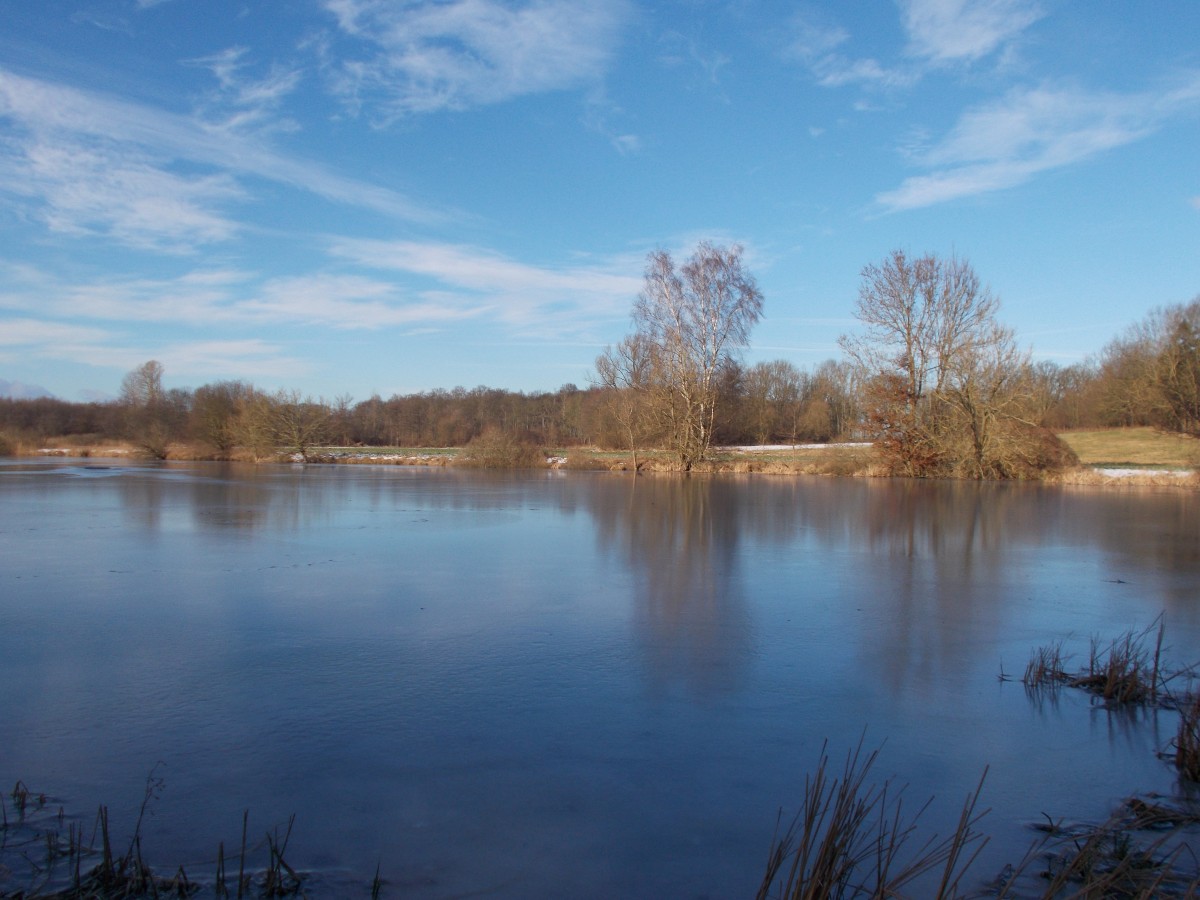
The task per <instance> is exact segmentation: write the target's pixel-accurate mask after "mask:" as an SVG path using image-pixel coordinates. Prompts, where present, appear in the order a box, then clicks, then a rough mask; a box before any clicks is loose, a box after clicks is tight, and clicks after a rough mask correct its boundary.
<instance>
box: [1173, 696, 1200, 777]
mask: <svg viewBox="0 0 1200 900" xmlns="http://www.w3.org/2000/svg"><path fill="white" fill-rule="evenodd" d="M1175 768H1176V770H1178V772H1179V774H1180V775H1181V776H1183V777H1184V778H1186V779H1187V780H1188V781H1198V782H1200V695H1197V696H1195V697H1193V698H1192V701H1191V703H1190V704H1188V705H1186V706H1184V707H1182V708H1181V709H1180V710H1179V731H1178V732H1177V733H1176V735H1175Z"/></svg>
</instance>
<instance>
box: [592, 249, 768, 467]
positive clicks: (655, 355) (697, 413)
mask: <svg viewBox="0 0 1200 900" xmlns="http://www.w3.org/2000/svg"><path fill="white" fill-rule="evenodd" d="M762 306H763V296H762V292H761V291H760V290H759V289H758V284H757V282H756V281H755V280H754V277H753V276H752V275H751V274H750V273H749V272H748V271H746V269H745V267H744V266H743V264H742V248H741V247H740V246H737V245H735V246H733V247H729V248H726V247H719V246H716V245H714V244H711V243H709V242H707V241H703V242H701V243H700V244H699V245H697V247H696V250H695V252H694V253H693V254H692V255H691V256H690V257H689V258H688V260H687V261H686V262H685V263H684V264H683V266H682V267H680V268H676V265H675V261H674V260H673V259H672V258H671V255H670V254H669V253H668V252H666V251H665V250H657V251H655V252H653V253H651V254H650V255H649V256H648V257H647V260H646V271H645V278H644V284H643V288H642V291H641V293H640V294H639V295H638V298H637V301H636V302H635V303H634V307H633V325H634V336H635V337H636V340H637V343H638V347H639V351H644V353H643V352H639V353H638V354H636V359H637V365H638V366H641V367H643V368H644V371H643V372H641V373H638V374H637V377H636V378H635V377H632V376H633V375H634V374H635V373H632V372H630V373H622V372H619V371H618V372H617V373H616V378H615V380H614V379H612V378H611V377H610V378H609V379H608V380H610V381H613V383H628V384H629V385H631V387H630V388H629V389H630V390H634V391H637V392H639V394H640V396H641V398H642V401H643V402H644V404H645V411H646V414H647V415H648V416H650V417H651V418H652V419H653V421H654V426H655V427H654V430H655V431H657V432H659V433H661V434H662V435H663V439H664V440H665V442H666V445H667V448H668V449H669V450H671V452H672V453H673V454H674V455H675V457H676V459H677V461H678V463H679V465H680V466H681V467H682V468H683V469H684V470H689V469H691V468H692V466H693V465H694V464H695V463H697V462H699V461H700V460H702V459H704V457H705V455H706V454H707V453H708V450H709V447H710V446H711V443H712V434H713V425H714V422H715V421H716V412H717V405H718V400H719V395H720V386H721V376H722V374H723V372H724V370H725V368H726V367H727V366H728V365H729V364H730V363H731V362H733V361H734V360H735V358H736V355H737V354H738V353H739V352H740V351H741V350H742V349H743V348H744V347H745V346H746V344H747V342H748V341H749V337H750V332H751V330H752V329H753V328H754V325H755V324H756V323H757V322H758V320H759V318H760V317H761V316H762ZM632 358H633V357H631V355H630V354H628V353H621V352H613V351H611V350H610V351H608V352H607V353H606V354H605V355H604V356H602V357H601V359H600V360H599V361H598V365H597V368H599V369H601V371H602V372H603V371H604V370H605V369H606V368H608V367H610V364H612V363H615V364H616V365H617V366H621V365H623V364H626V360H632ZM627 376H629V377H627Z"/></svg>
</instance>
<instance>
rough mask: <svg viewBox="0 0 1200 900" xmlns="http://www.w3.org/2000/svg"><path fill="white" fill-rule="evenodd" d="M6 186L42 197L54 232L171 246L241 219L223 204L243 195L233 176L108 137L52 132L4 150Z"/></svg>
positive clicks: (0, 172)
mask: <svg viewBox="0 0 1200 900" xmlns="http://www.w3.org/2000/svg"><path fill="white" fill-rule="evenodd" d="M0 190H3V191H6V192H7V193H9V194H11V195H17V196H23V197H25V198H27V199H29V200H32V201H35V208H36V210H37V212H36V214H37V215H39V216H40V218H41V219H42V220H43V221H44V222H45V224H46V225H47V226H48V227H49V228H50V229H51V230H52V231H57V232H62V233H65V234H73V235H84V234H107V235H109V236H110V237H112V238H113V239H115V240H117V241H118V242H120V243H122V244H126V245H128V246H131V247H138V248H142V249H150V250H167V251H188V250H190V249H192V248H193V247H195V246H196V245H197V244H201V243H210V242H213V241H222V240H226V239H228V238H230V237H232V236H233V235H234V234H235V233H236V232H237V231H238V226H237V224H236V223H235V222H234V221H233V220H232V219H230V218H228V217H227V216H225V215H223V214H222V213H221V212H220V211H219V209H220V207H222V206H224V205H225V204H226V203H227V202H229V201H232V200H237V199H240V198H241V197H242V191H241V190H240V189H239V187H238V185H237V183H236V182H235V181H234V180H233V179H232V178H230V177H229V176H227V175H222V174H212V175H183V174H179V173H176V172H172V171H170V170H169V169H168V168H165V167H162V166H161V165H159V164H156V161H155V160H154V159H152V158H151V157H148V156H146V155H145V154H141V153H137V152H122V151H121V150H120V149H119V148H117V147H114V146H113V145H112V144H111V143H108V142H90V143H85V142H81V141H77V140H71V139H60V140H58V141H53V140H50V139H48V138H47V137H45V136H37V137H33V138H31V139H30V140H28V141H27V142H26V143H25V144H24V146H23V148H21V150H20V151H18V152H17V153H14V154H13V155H11V156H4V157H0Z"/></svg>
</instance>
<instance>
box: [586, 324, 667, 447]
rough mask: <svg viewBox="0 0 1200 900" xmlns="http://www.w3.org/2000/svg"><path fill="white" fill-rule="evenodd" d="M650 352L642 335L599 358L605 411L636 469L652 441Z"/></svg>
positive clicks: (609, 349) (598, 369) (597, 379)
mask: <svg viewBox="0 0 1200 900" xmlns="http://www.w3.org/2000/svg"><path fill="white" fill-rule="evenodd" d="M650 364H651V362H650V348H649V346H648V345H647V342H646V341H645V339H644V338H643V337H642V336H641V335H639V334H631V335H629V336H627V337H626V338H624V339H623V340H622V341H621V342H620V343H619V344H617V345H616V346H615V347H609V348H608V349H606V350H605V351H604V352H603V353H601V354H600V355H599V356H598V357H596V383H597V385H598V386H599V387H601V388H603V389H604V391H605V410H606V411H607V413H608V415H609V416H610V417H611V418H612V420H613V422H614V423H615V425H616V426H617V429H618V430H619V431H620V434H621V440H622V443H624V444H625V446H626V447H627V448H628V450H629V455H630V460H631V462H632V465H633V468H634V469H635V470H636V469H637V468H638V467H639V465H640V464H639V462H638V449H639V448H640V447H643V446H645V444H646V442H647V441H649V440H652V439H653V430H652V429H653V416H652V415H651V412H650V410H651V405H652V404H651V389H652V379H651V373H650Z"/></svg>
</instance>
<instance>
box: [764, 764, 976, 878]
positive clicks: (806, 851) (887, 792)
mask: <svg viewBox="0 0 1200 900" xmlns="http://www.w3.org/2000/svg"><path fill="white" fill-rule="evenodd" d="M878 755H879V751H878V750H876V751H873V752H871V753H870V754H867V755H866V756H864V755H863V748H862V743H861V741H860V743H859V745H858V747H857V748H856V749H855V750H854V751H853V752H851V753H849V754H847V757H846V763H845V765H844V767H843V769H842V773H841V775H840V776H833V775H831V774H830V761H829V756H828V752H827V746H826V747H823V748H822V750H821V757H820V761H819V763H818V765H817V768H816V770H815V771H814V772H813V773H812V774H810V775H809V776H807V777H806V778H805V787H804V795H803V802H802V806H801V809H800V812H798V813H797V814H796V817H795V818H794V819H793V820H792V822H791V824H790V825H789V826H788V828H787V830H786V832H784V834H783V836H782V837H779V836H778V826H777V828H776V837H775V838H773V839H772V846H771V850H770V853H769V855H768V862H767V871H766V873H765V875H764V877H763V881H762V884H761V886H760V887H759V890H758V894H757V897H758V898H759V900H765V898H768V897H771V896H773V894H772V890H773V889H774V890H775V893H774V896H778V897H780V898H789V900H824V898H829V897H857V896H864V897H867V896H869V897H888V896H899V895H900V894H902V893H903V892H904V890H905V889H906V888H907V887H908V886H909V885H911V884H912V883H913V882H915V881H916V880H918V879H919V878H921V877H923V876H925V875H927V874H929V873H932V872H936V871H937V870H938V869H939V868H940V869H941V870H942V871H941V880H940V883H939V887H938V893H937V894H936V895H933V896H936V897H938V898H948V897H953V896H956V893H957V891H958V884H959V882H960V880H961V878H962V876H963V873H964V872H965V871H966V869H967V868H969V867H970V865H971V863H972V862H973V861H974V860H975V857H976V855H977V854H978V852H979V849H981V848H982V846H983V844H984V843H986V839H985V838H984V837H983V836H982V835H981V834H979V833H978V832H977V831H976V830H975V826H976V825H977V824H978V822H979V820H980V819H981V818H982V817H983V816H984V815H985V814H986V811H984V812H981V813H977V812H976V811H975V809H976V805H977V803H978V799H979V794H980V792H981V791H982V788H983V780H982V778H981V779H980V784H979V787H977V788H976V790H975V792H974V793H973V794H972V795H971V796H970V797H968V798H967V802H966V804H964V807H963V811H962V814H961V815H960V817H959V822H958V826H957V828H956V829H955V832H954V834H952V835H951V836H950V837H949V838H945V839H939V838H938V837H937V836H936V835H934V836H931V837H930V838H929V839H927V840H926V841H925V842H924V843H923V844H922V845H921V846H920V847H919V848H917V849H916V850H915V852H912V853H908V852H907V851H906V846H907V845H908V844H909V842H910V841H911V840H912V839H913V837H914V835H915V833H916V828H917V823H918V820H919V819H920V817H921V815H922V814H923V813H924V812H925V810H926V809H927V808H928V806H929V803H928V802H927V803H926V804H925V805H924V806H922V807H921V808H920V809H919V810H918V811H917V813H916V814H915V815H914V816H913V817H911V819H910V818H909V817H908V816H907V815H906V813H905V810H904V807H903V802H902V800H903V798H902V795H903V790H900V791H897V792H894V793H893V792H892V790H891V782H890V781H885V782H884V783H883V785H882V786H879V787H877V786H874V785H868V783H867V780H866V779H867V776H868V775H869V773H870V771H871V769H872V767H873V766H874V764H875V762H876V760H877V759H878ZM985 774H986V773H985ZM972 846H974V847H975V849H974V852H971V853H969V855H968V849H969V848H971V847H972ZM777 882H778V885H777Z"/></svg>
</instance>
